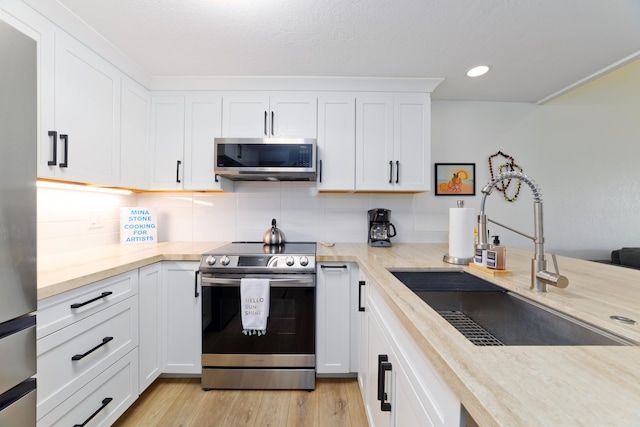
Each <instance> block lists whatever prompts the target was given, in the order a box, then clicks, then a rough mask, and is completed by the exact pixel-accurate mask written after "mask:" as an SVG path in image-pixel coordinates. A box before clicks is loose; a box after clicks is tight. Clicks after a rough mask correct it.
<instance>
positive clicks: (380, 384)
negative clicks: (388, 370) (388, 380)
mask: <svg viewBox="0 0 640 427" xmlns="http://www.w3.org/2000/svg"><path fill="white" fill-rule="evenodd" d="M388 361H389V356H387V355H386V354H379V355H378V400H379V401H381V402H382V399H383V398H384V375H383V374H382V364H383V363H384V362H388Z"/></svg>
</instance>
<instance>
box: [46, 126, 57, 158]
mask: <svg viewBox="0 0 640 427" xmlns="http://www.w3.org/2000/svg"><path fill="white" fill-rule="evenodd" d="M49 136H51V137H53V138H51V139H52V141H53V147H52V150H51V160H49V161H48V162H47V164H48V165H49V166H56V165H57V164H58V132H56V131H55V130H50V131H49Z"/></svg>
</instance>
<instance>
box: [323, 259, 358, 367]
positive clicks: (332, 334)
mask: <svg viewBox="0 0 640 427" xmlns="http://www.w3.org/2000/svg"><path fill="white" fill-rule="evenodd" d="M357 279H358V265H357V264H355V263H345V262H321V263H319V264H318V268H317V285H316V301H317V306H316V373H317V374H319V375H321V376H325V377H331V376H344V375H345V374H350V375H351V374H353V375H355V373H356V372H358V343H359V336H360V319H359V311H358V307H359V302H361V300H360V299H359V298H358V292H359V290H360V288H359V286H358V281H357Z"/></svg>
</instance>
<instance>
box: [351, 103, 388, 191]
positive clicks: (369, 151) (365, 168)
mask: <svg viewBox="0 0 640 427" xmlns="http://www.w3.org/2000/svg"><path fill="white" fill-rule="evenodd" d="M393 167H394V165H393V97H391V96H373V95H372V96H366V97H359V98H358V99H357V100H356V189H357V190H361V191H390V190H393V181H394V179H393V178H394V174H393Z"/></svg>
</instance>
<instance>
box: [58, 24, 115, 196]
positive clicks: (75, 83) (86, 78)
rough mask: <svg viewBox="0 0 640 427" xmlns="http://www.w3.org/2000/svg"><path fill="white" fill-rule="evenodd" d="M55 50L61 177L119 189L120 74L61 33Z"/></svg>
mask: <svg viewBox="0 0 640 427" xmlns="http://www.w3.org/2000/svg"><path fill="white" fill-rule="evenodd" d="M55 45H56V47H55V129H50V130H54V131H57V132H58V138H59V139H61V140H59V141H58V159H57V170H56V172H55V174H56V177H58V178H62V179H65V180H69V181H80V182H88V183H95V184H111V185H114V184H115V185H117V184H118V183H119V177H120V173H119V172H120V77H121V75H120V73H119V72H118V70H117V69H116V68H115V67H113V66H112V65H110V64H109V63H108V62H106V61H104V60H103V59H102V58H100V57H99V56H98V55H96V54H95V53H93V52H92V51H91V50H89V49H88V48H87V47H85V46H84V45H82V44H80V43H79V42H78V41H77V40H75V39H74V38H72V37H71V36H69V35H68V34H66V33H65V32H63V31H61V30H58V31H56V41H55ZM62 135H67V138H66V140H65V139H64V137H63V136H62Z"/></svg>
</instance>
